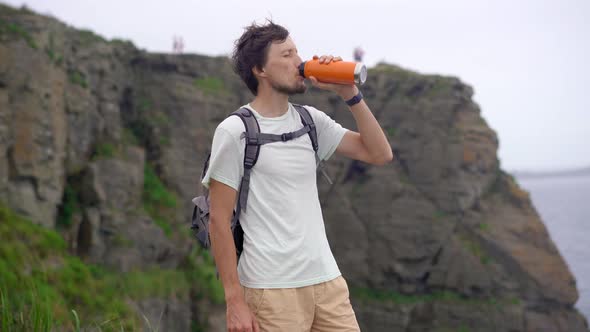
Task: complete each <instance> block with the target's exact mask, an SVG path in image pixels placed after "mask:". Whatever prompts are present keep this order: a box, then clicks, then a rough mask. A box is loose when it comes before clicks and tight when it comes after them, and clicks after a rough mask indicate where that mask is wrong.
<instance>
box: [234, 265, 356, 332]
mask: <svg viewBox="0 0 590 332" xmlns="http://www.w3.org/2000/svg"><path fill="white" fill-rule="evenodd" d="M244 295H245V297H246V303H247V304H248V306H249V307H250V310H252V312H253V313H254V315H256V319H257V320H258V325H259V326H260V331H262V332H276V331H285V332H299V331H312V332H316V331H317V332H331V331H338V332H348V331H360V328H359V325H358V323H357V321H356V316H355V314H354V310H353V309H352V306H351V304H350V299H349V293H348V285H347V284H346V281H345V280H344V278H343V277H342V276H339V277H338V278H336V279H333V280H330V281H327V282H323V283H320V284H317V285H312V286H306V287H299V288H278V289H267V288H264V289H260V288H248V287H244Z"/></svg>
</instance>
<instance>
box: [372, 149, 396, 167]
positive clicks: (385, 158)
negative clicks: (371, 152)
mask: <svg viewBox="0 0 590 332" xmlns="http://www.w3.org/2000/svg"><path fill="white" fill-rule="evenodd" d="M392 161H393V152H392V151H391V150H389V151H388V152H386V153H384V154H382V155H380V156H379V157H378V158H375V159H373V162H372V164H373V165H375V166H384V165H387V164H389V163H390V162H392Z"/></svg>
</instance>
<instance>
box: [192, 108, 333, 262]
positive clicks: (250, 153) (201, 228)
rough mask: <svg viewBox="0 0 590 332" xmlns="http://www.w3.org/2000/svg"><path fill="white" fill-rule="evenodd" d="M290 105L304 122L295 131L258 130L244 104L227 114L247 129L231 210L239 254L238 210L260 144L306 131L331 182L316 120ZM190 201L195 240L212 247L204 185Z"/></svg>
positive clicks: (244, 202)
mask: <svg viewBox="0 0 590 332" xmlns="http://www.w3.org/2000/svg"><path fill="white" fill-rule="evenodd" d="M293 106H294V107H295V109H296V110H297V112H298V113H299V115H300V116H301V122H302V123H303V127H302V128H301V129H299V130H297V131H293V132H290V133H284V134H281V135H276V134H265V133H261V132H260V126H259V125H258V121H257V120H256V117H255V116H254V114H253V113H252V111H250V110H249V109H247V108H241V109H239V110H237V111H235V112H233V113H232V114H230V116H232V115H235V116H238V117H240V119H242V122H244V127H245V129H246V131H245V132H244V133H242V138H244V139H246V150H245V152H244V175H243V176H242V181H241V183H240V188H239V191H238V199H237V203H236V208H235V209H234V214H233V218H232V221H231V226H230V227H231V232H232V234H233V238H234V243H235V245H236V255H237V257H238V258H239V257H240V254H241V253H242V249H243V243H244V232H243V230H242V226H241V225H240V220H239V218H240V212H241V211H242V209H243V210H244V211H246V206H247V201H248V192H249V189H250V172H251V171H252V167H254V165H256V162H257V161H258V155H259V154H260V147H261V146H262V145H264V144H269V143H275V142H286V141H289V140H292V139H294V138H297V137H300V136H303V135H305V134H308V135H309V138H310V139H311V144H312V146H313V150H314V151H315V158H316V164H317V166H318V170H320V171H321V172H322V174H323V175H324V176H325V177H326V179H327V181H328V182H329V183H330V184H332V181H331V180H330V177H329V176H328V175H327V174H326V172H325V169H324V164H323V162H322V161H321V160H320V159H319V157H318V154H317V152H318V135H317V131H316V127H315V123H314V122H313V118H312V117H311V115H310V114H309V111H308V110H307V109H305V107H303V106H301V105H297V104H293ZM210 157H211V154H209V156H208V157H207V160H206V161H205V165H204V166H203V172H202V174H201V180H202V179H203V177H204V176H205V174H206V173H207V168H208V167H209V159H210ZM192 201H193V203H194V207H193V216H192V224H191V229H192V230H193V232H194V235H195V237H196V238H197V240H198V242H199V243H200V244H201V246H202V247H203V248H205V249H209V248H210V247H211V239H210V238H209V191H208V190H207V189H206V188H204V194H203V195H202V196H199V197H195V198H193V200H192Z"/></svg>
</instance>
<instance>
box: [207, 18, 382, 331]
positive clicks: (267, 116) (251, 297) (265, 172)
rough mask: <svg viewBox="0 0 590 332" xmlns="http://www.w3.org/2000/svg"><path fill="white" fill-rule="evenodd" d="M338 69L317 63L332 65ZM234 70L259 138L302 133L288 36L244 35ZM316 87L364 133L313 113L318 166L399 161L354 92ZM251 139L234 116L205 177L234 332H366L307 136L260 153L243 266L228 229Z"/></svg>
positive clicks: (221, 132) (217, 139)
mask: <svg viewBox="0 0 590 332" xmlns="http://www.w3.org/2000/svg"><path fill="white" fill-rule="evenodd" d="M314 58H318V57H314ZM340 60H341V59H340V58H339V57H336V58H334V57H332V56H321V57H319V61H320V62H321V63H325V64H328V63H330V62H331V61H340ZM233 61H234V69H235V71H236V72H237V73H238V74H239V75H240V77H241V78H242V79H243V81H244V82H245V83H246V85H247V86H248V88H249V89H250V91H251V92H252V93H253V94H254V96H255V98H254V100H253V101H252V102H251V103H249V104H247V105H245V106H244V107H247V108H249V109H250V110H251V111H252V113H253V114H254V116H256V119H257V120H258V123H259V125H260V132H262V133H271V134H283V133H287V132H293V131H296V130H298V129H300V128H301V127H302V123H301V118H300V116H299V114H298V113H297V111H296V110H295V109H294V107H293V105H291V104H290V103H289V96H290V95H293V94H298V93H304V92H305V91H306V86H305V82H304V80H303V78H301V77H300V76H299V69H298V66H299V64H300V63H301V62H302V60H301V58H300V57H299V55H298V53H297V48H296V46H295V44H294V42H293V40H292V39H291V38H290V37H289V33H288V31H287V30H286V29H285V28H283V27H281V26H280V25H277V24H274V23H273V22H268V23H267V24H266V25H256V24H253V25H251V26H250V27H248V28H246V31H245V32H244V34H243V35H242V36H241V37H240V39H239V40H238V41H237V42H236V45H235V50H234V55H233ZM310 81H311V82H312V84H313V85H314V86H315V87H317V88H320V89H324V90H329V91H333V92H334V93H336V94H338V95H339V96H340V97H342V99H343V100H344V101H350V104H353V103H354V104H353V105H352V106H350V107H349V110H350V112H351V113H352V115H353V117H354V119H355V120H356V123H357V127H358V130H359V132H358V133H357V132H353V131H349V130H347V129H344V128H343V127H342V126H340V125H339V124H338V123H336V122H335V121H333V120H332V119H331V118H330V117H328V116H327V115H326V114H325V113H323V112H321V111H319V110H317V109H315V108H313V107H311V106H306V108H307V109H308V110H309V112H310V114H311V116H312V117H313V120H314V123H315V125H316V128H317V135H318V142H319V149H318V152H317V154H318V157H319V158H320V159H323V160H326V159H328V158H329V157H330V156H331V155H332V154H333V153H334V152H336V153H338V154H340V155H343V156H346V157H349V158H353V159H356V160H361V161H364V162H366V163H370V164H374V165H383V164H386V163H387V162H389V161H391V160H392V158H393V156H392V151H391V147H390V146H389V143H388V141H387V138H386V136H385V134H384V133H383V131H382V129H381V127H380V126H379V124H378V123H377V120H376V119H375V117H374V116H373V114H372V113H371V111H370V110H369V107H368V106H367V104H366V103H365V102H364V101H363V100H362V99H360V101H359V98H361V95H360V94H359V90H358V88H357V87H356V86H355V85H338V84H326V83H322V82H318V81H317V80H316V79H315V78H314V77H310ZM355 96H356V98H354V97H355ZM351 100H352V101H351ZM244 131H245V127H244V124H243V123H242V121H241V119H240V118H239V117H237V116H230V117H228V118H227V119H225V120H224V121H223V122H221V123H220V124H219V126H218V127H217V129H216V131H215V135H214V137H213V144H212V152H211V159H210V163H209V168H208V171H207V173H206V174H205V176H204V178H203V184H204V185H205V186H209V189H210V191H209V195H210V196H209V197H210V201H211V203H210V238H211V245H212V251H213V256H214V258H215V263H216V265H217V269H218V271H219V275H220V278H221V281H222V283H223V287H224V290H225V299H226V305H227V326H228V330H229V331H231V332H237V331H239V332H242V331H339V332H342V331H359V327H358V323H357V321H356V317H355V314H354V311H353V309H352V307H351V304H350V300H349V293H348V286H347V284H346V281H345V280H344V279H343V278H342V276H341V274H340V271H339V269H338V266H337V264H336V262H335V260H334V257H333V255H332V252H331V250H330V247H329V245H328V241H327V238H326V232H325V229H324V221H323V218H322V213H321V208H320V203H319V198H318V191H317V184H316V159H315V153H314V150H313V148H312V145H311V141H310V138H309V136H308V135H303V136H300V137H298V138H296V139H293V140H289V141H286V142H275V143H273V144H266V145H263V146H261V148H260V154H259V157H258V162H257V163H256V165H255V166H254V167H253V169H252V173H251V179H250V186H249V188H250V193H249V196H248V197H249V198H248V202H247V209H246V210H242V212H241V215H240V223H241V225H242V228H243V230H244V246H243V252H242V254H241V256H240V258H239V264H238V262H237V259H236V255H235V252H236V249H235V245H234V242H233V238H232V234H231V232H230V227H229V225H230V221H231V219H232V214H233V210H234V208H235V206H236V196H237V193H238V190H239V184H240V180H241V176H242V174H243V172H244V170H243V160H244V147H245V140H244V139H243V138H242V137H241V134H242V133H243V132H244ZM236 266H237V269H236Z"/></svg>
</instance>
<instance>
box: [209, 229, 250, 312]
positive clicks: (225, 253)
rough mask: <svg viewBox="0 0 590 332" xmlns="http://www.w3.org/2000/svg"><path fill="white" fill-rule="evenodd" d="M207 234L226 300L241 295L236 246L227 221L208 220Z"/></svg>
mask: <svg viewBox="0 0 590 332" xmlns="http://www.w3.org/2000/svg"><path fill="white" fill-rule="evenodd" d="M209 236H210V237H211V249H212V251H213V257H214V258H215V265H216V266H217V271H218V272H219V276H220V278H221V282H222V283H223V289H224V291H225V300H226V302H227V301H228V300H229V299H231V298H233V297H236V296H243V291H242V287H241V286H240V280H239V279H238V271H237V265H238V260H237V257H236V246H235V244H234V238H233V236H232V233H231V229H230V228H229V223H228V222H226V221H221V220H214V219H213V218H212V219H211V220H210V229H209Z"/></svg>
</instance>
